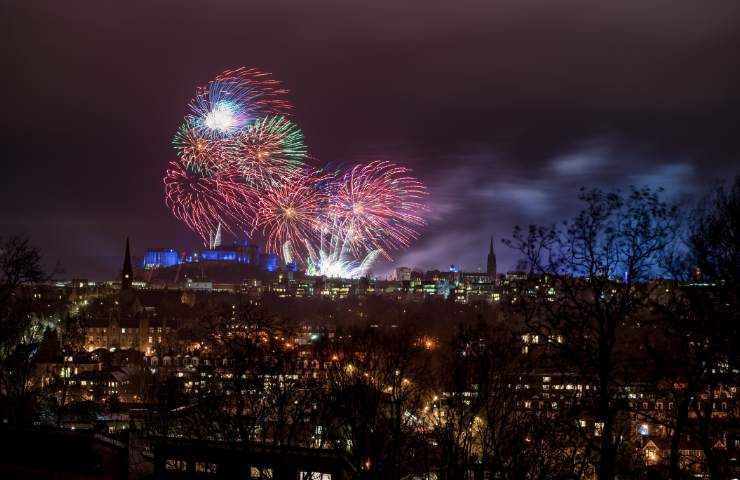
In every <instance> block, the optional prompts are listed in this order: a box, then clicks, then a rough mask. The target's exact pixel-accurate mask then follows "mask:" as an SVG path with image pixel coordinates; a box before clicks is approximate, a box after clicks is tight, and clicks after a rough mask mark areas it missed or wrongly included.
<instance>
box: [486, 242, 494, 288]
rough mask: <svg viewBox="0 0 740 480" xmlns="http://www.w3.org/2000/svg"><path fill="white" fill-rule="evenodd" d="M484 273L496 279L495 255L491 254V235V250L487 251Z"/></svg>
mask: <svg viewBox="0 0 740 480" xmlns="http://www.w3.org/2000/svg"><path fill="white" fill-rule="evenodd" d="M486 273H487V274H488V276H489V277H491V278H496V254H495V253H494V252H493V235H491V248H490V250H489V251H488V262H487V263H486Z"/></svg>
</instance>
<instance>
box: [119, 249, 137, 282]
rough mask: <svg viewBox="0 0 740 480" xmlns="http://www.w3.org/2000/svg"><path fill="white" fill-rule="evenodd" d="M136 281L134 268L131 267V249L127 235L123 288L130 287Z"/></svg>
mask: <svg viewBox="0 0 740 480" xmlns="http://www.w3.org/2000/svg"><path fill="white" fill-rule="evenodd" d="M133 281H134V270H133V269H132V268H131V251H130V249H129V245H128V237H126V253H125V255H124V257H123V270H121V289H122V290H124V289H130V288H131V285H132V283H133Z"/></svg>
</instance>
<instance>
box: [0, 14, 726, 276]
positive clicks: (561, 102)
mask: <svg viewBox="0 0 740 480" xmlns="http://www.w3.org/2000/svg"><path fill="white" fill-rule="evenodd" d="M287 5H290V6H292V7H293V8H292V9H288V10H287V11H285V10H284V9H280V8H279V7H278V6H274V7H270V6H259V7H254V8H247V7H246V6H243V5H236V4H229V3H217V4H213V6H212V7H211V8H209V9H206V10H204V11H203V12H201V13H202V15H198V16H195V15H192V14H191V12H189V11H187V9H183V8H181V7H178V6H176V5H169V4H167V3H166V2H164V3H161V4H158V5H154V6H148V7H146V8H145V9H143V10H141V11H138V10H137V9H136V8H134V9H131V10H129V9H128V8H125V7H123V6H109V7H106V8H102V7H100V8H88V9H85V10H81V11H77V10H75V11H72V10H68V9H66V8H64V7H62V6H51V5H50V6H49V7H48V8H41V7H40V6H32V5H24V4H12V6H11V7H10V9H9V10H11V12H9V13H14V15H8V18H11V17H13V18H15V19H16V20H15V21H14V22H12V24H9V25H7V28H5V29H4V31H5V32H6V35H7V36H8V39H9V41H8V42H5V46H4V47H2V48H3V53H4V55H5V57H6V58H7V59H8V62H9V74H8V75H7V76H5V77H4V78H3V79H2V80H1V81H2V83H3V86H4V89H5V90H6V91H10V92H14V94H13V95H12V96H11V98H10V101H9V103H8V106H7V108H8V113H7V115H5V116H4V117H3V120H2V122H3V130H4V132H5V136H6V142H5V158H6V166H5V175H6V179H7V180H6V188H4V189H3V192H2V193H0V216H1V217H2V218H3V222H2V223H1V224H0V234H4V235H7V234H11V233H19V232H20V233H27V234H29V235H30V236H31V237H32V238H33V239H34V242H36V243H37V244H38V245H39V246H40V247H41V248H42V250H43V251H44V252H45V257H46V258H47V260H48V262H47V263H48V264H54V263H55V262H56V261H57V260H58V261H59V262H60V263H61V265H62V266H63V267H64V268H65V270H66V272H67V273H66V274H65V275H66V276H83V277H90V278H98V279H104V278H110V277H112V276H115V275H116V274H117V271H118V269H119V268H120V267H119V264H118V258H119V256H120V254H119V251H120V244H121V242H122V240H123V239H124V238H125V237H126V236H130V237H131V239H132V243H133V245H134V251H135V252H136V255H141V254H142V252H143V249H144V248H146V247H148V246H169V245H171V246H173V247H177V248H183V249H189V248H194V247H196V246H198V244H199V241H198V238H197V236H196V235H194V234H192V233H191V232H189V231H188V230H187V229H186V228H184V227H183V226H182V225H180V224H179V223H178V222H177V221H176V220H175V219H173V218H172V217H171V215H170V213H169V212H168V211H167V208H166V207H165V206H164V205H163V201H162V200H163V195H162V189H161V183H160V182H161V174H160V172H161V171H162V169H164V168H166V166H167V164H168V162H169V161H171V160H172V159H174V154H173V151H172V148H171V144H170V142H171V139H172V136H173V134H174V133H175V129H176V125H177V124H178V122H179V119H180V118H181V117H182V115H183V114H184V113H185V109H184V105H185V104H186V103H187V102H188V101H189V100H190V99H191V98H192V91H193V87H194V86H195V85H199V84H202V83H203V82H206V81H208V79H210V78H212V77H213V76H214V75H216V74H218V73H219V72H220V71H222V70H223V69H225V68H234V67H236V66H239V65H255V66H259V67H260V68H263V69H265V70H266V71H270V72H272V73H274V74H275V75H276V76H277V77H278V78H280V79H282V80H283V81H284V83H285V86H286V87H287V88H288V89H290V94H289V99H290V101H291V102H292V103H294V105H295V107H296V108H295V119H296V120H297V121H298V122H299V124H300V125H301V127H302V129H303V130H304V132H305V136H306V142H307V144H308V145H309V147H310V152H309V153H310V154H311V155H313V156H315V157H317V158H318V159H319V161H320V162H321V163H322V164H331V165H345V166H346V165H351V164H354V163H356V162H367V161H372V160H390V161H393V162H395V163H399V164H403V165H407V166H409V167H411V168H412V169H413V172H414V174H415V175H418V176H419V177H420V178H421V180H422V181H424V183H425V184H426V185H427V186H428V189H429V194H430V195H429V201H430V207H431V210H430V215H429V218H428V219H427V220H428V225H427V226H426V227H425V228H424V229H423V230H422V231H421V237H420V239H419V240H418V241H416V242H415V243H413V244H412V245H411V247H410V248H409V249H408V250H406V251H404V252H400V254H399V255H396V256H395V257H394V258H395V261H394V262H393V263H392V264H390V263H387V262H385V263H382V262H381V263H379V264H378V266H377V267H376V269H375V271H376V272H378V273H380V274H382V273H384V272H390V271H392V270H393V268H395V267H397V266H402V265H406V266H412V267H416V268H421V269H428V268H441V267H444V266H445V265H447V264H450V263H454V264H455V265H461V266H462V268H463V269H469V270H476V269H477V268H481V269H485V255H481V254H480V251H481V249H483V250H484V249H485V245H486V243H487V238H488V237H489V236H490V235H491V233H493V234H494V235H495V236H496V240H497V242H496V246H497V253H498V257H499V259H498V261H499V264H500V265H501V270H508V269H513V268H515V266H516V261H517V257H516V253H515V252H513V251H510V250H509V249H508V248H506V247H504V246H503V245H501V244H500V242H499V240H500V238H502V237H508V236H510V234H511V231H512V228H513V226H514V225H516V224H521V225H526V224H528V223H538V224H539V223H544V222H548V221H551V220H552V219H553V218H554V219H560V218H567V217H568V216H569V215H570V214H571V213H573V211H574V210H575V204H576V200H575V198H576V195H577V192H578V188H579V187H581V186H586V187H593V186H600V187H604V188H607V189H611V188H622V189H624V188H626V187H628V186H629V185H631V184H634V185H637V186H641V185H644V184H649V185H651V186H662V187H664V188H666V190H667V192H668V195H669V196H670V197H673V198H678V199H681V198H686V197H690V198H691V199H695V198H697V197H698V196H700V195H701V194H703V193H704V192H705V191H707V190H709V189H711V188H712V187H713V186H714V185H716V184H717V183H718V182H719V181H720V180H722V179H724V178H726V177H728V176H730V175H732V174H733V173H734V168H735V166H736V164H737V160H738V156H739V155H740V149H739V148H738V145H737V142H735V141H734V138H736V137H738V136H740V132H739V131H738V128H740V127H738V125H737V123H736V122H735V121H734V119H735V118H737V115H738V112H740V97H739V96H738V94H737V89H736V85H737V84H738V81H739V80H740V69H739V68H738V66H737V62H733V61H731V60H730V59H731V58H732V52H733V51H734V49H733V45H735V44H736V43H737V41H738V38H739V37H740V34H739V33H738V29H737V24H738V22H736V21H734V20H736V19H738V18H739V17H740V15H739V14H740V12H739V11H738V7H737V6H736V4H735V3H733V2H720V3H718V4H716V5H715V7H714V8H712V9H711V10H710V9H705V8H701V6H698V5H695V4H694V3H693V2H678V3H676V2H671V3H670V4H669V3H660V2H659V3H657V4H654V5H652V6H650V7H645V6H643V5H642V4H641V3H638V2H627V3H624V2H621V3H620V5H619V6H616V5H613V6H609V7H607V8H601V7H597V6H594V5H592V4H590V3H588V2H580V1H572V2H565V3H564V4H561V5H559V6H558V7H554V6H552V7H547V6H546V5H545V4H541V3H538V2H534V4H533V5H531V6H519V5H517V2H505V3H503V4H501V5H499V6H498V7H493V6H487V5H484V4H478V3H476V2H472V3H471V4H470V5H469V7H470V8H466V9H459V8H451V9H448V8H447V7H451V5H447V4H444V3H442V4H439V5H437V6H428V7H427V10H426V11H423V12H422V15H421V16H420V17H418V19H416V20H414V19H413V18H415V17H414V16H411V15H405V14H406V13H410V12H408V11H406V10H407V8H406V7H398V9H399V10H398V11H396V10H394V9H392V8H390V6H389V4H383V3H377V4H374V5H372V6H370V5H363V6H358V8H357V9H345V8H342V7H339V6H337V5H334V4H332V3H331V2H325V3H320V4H317V5H316V6H315V8H314V9H313V10H311V11H306V10H304V9H303V7H300V6H299V5H297V4H293V3H292V2H286V6H287ZM530 7H534V8H530ZM448 11H451V12H454V14H453V16H454V19H455V21H454V22H449V18H448V16H447V13H448ZM573 12H577V15H572V14H571V13H573ZM638 12H639V16H640V21H639V22H636V21H634V19H635V17H634V15H637V14H638ZM165 16H167V17H171V18H172V19H173V20H176V21H174V22H172V25H175V24H176V25H178V27H163V26H160V25H158V24H157V22H156V21H154V22H148V21H146V20H145V19H146V18H154V19H158V18H165ZM330 16H331V17H332V18H334V17H336V16H338V18H342V19H343V20H344V22H338V23H334V22H329V23H327V22H324V23H320V24H321V25H322V29H321V34H320V35H319V34H318V33H317V31H316V30H314V29H312V28H311V27H310V24H311V22H307V21H306V19H307V18H310V19H313V20H314V21H317V22H320V19H321V18H329V17H330ZM576 17H577V18H578V20H577V21H576V20H574V18H576ZM381 19H383V20H385V21H384V22H381V23H382V24H383V25H384V27H383V30H382V32H383V34H382V35H380V36H376V35H374V32H373V31H372V27H371V25H373V24H377V23H378V22H380V21H381ZM235 22H244V24H245V25H246V27H241V28H237V27H236V23H235ZM340 23H342V24H344V25H353V26H354V28H346V27H342V26H340ZM30 24H33V25H34V26H35V27H37V28H35V29H34V31H41V32H43V33H42V34H39V35H36V34H34V36H33V37H30V36H29V34H28V33H27V32H28V31H29V30H28V29H27V28H26V27H27V26H28V25H30ZM277 24H279V25H280V26H281V28H280V29H274V28H271V27H270V26H274V25H277ZM250 26H251V28H249V27H250ZM134 31H135V32H137V33H136V35H132V34H131V33H130V32H134ZM89 32H94V35H96V36H97V38H98V41H96V42H88V41H86V38H87V35H88V33H89ZM194 32H197V34H193V33H194ZM282 32H292V33H294V35H289V36H288V35H283V34H282ZM435 32H438V33H436V34H435ZM205 38H207V39H208V41H203V39H205ZM442 39H444V40H442ZM20 44H22V45H23V49H16V48H13V47H12V46H13V45H20ZM555 45H557V47H556V52H557V55H556V56H553V55H550V54H549V53H548V52H549V50H548V49H550V48H555V47H552V46H555ZM111 49H115V51H117V52H119V55H110V54H109V52H110V51H111ZM165 52H166V53H167V54H166V55H164V53H165ZM296 52H302V53H300V54H298V53H296ZM387 52H396V53H395V54H388V53H387ZM460 52H465V55H461V54H460ZM344 58H356V59H358V60H357V61H353V62H350V63H347V62H343V61H342V59H344ZM400 59H404V60H403V61H401V60H400ZM406 59H409V61H406ZM47 85H48V86H49V88H46V86H47ZM348 120H349V121H348ZM72 185H81V186H82V188H80V187H72ZM29 187H30V191H32V192H33V195H29Z"/></svg>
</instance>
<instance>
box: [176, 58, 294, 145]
mask: <svg viewBox="0 0 740 480" xmlns="http://www.w3.org/2000/svg"><path fill="white" fill-rule="evenodd" d="M287 92H288V91H287V90H286V89H284V88H280V82H279V81H278V80H274V79H271V78H270V74H268V73H264V72H260V71H259V70H256V69H253V68H244V67H241V68H237V69H234V70H226V71H225V72H223V73H221V74H220V75H219V76H217V77H216V78H215V79H213V80H212V81H210V82H209V83H208V85H206V86H204V87H198V89H197V90H196V94H195V98H194V99H193V100H192V101H191V102H190V111H191V115H189V119H190V120H191V121H192V122H193V124H194V125H195V126H196V127H197V128H198V129H199V130H201V132H203V133H204V134H205V135H208V136H210V137H211V138H214V139H215V138H226V137H230V136H232V135H233V134H235V133H236V132H238V131H239V130H241V129H242V128H244V127H246V126H248V125H249V124H250V123H252V122H254V121H255V120H257V119H258V118H261V117H263V116H265V115H279V116H285V115H288V114H289V112H290V110H291V108H292V107H291V105H290V104H289V103H288V102H287V100H285V99H283V98H282V97H283V95H284V94H286V93H287Z"/></svg>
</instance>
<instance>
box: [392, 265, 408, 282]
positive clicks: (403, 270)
mask: <svg viewBox="0 0 740 480" xmlns="http://www.w3.org/2000/svg"><path fill="white" fill-rule="evenodd" d="M396 280H398V281H399V282H403V281H409V280H411V269H410V268H409V267H398V268H396Z"/></svg>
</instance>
